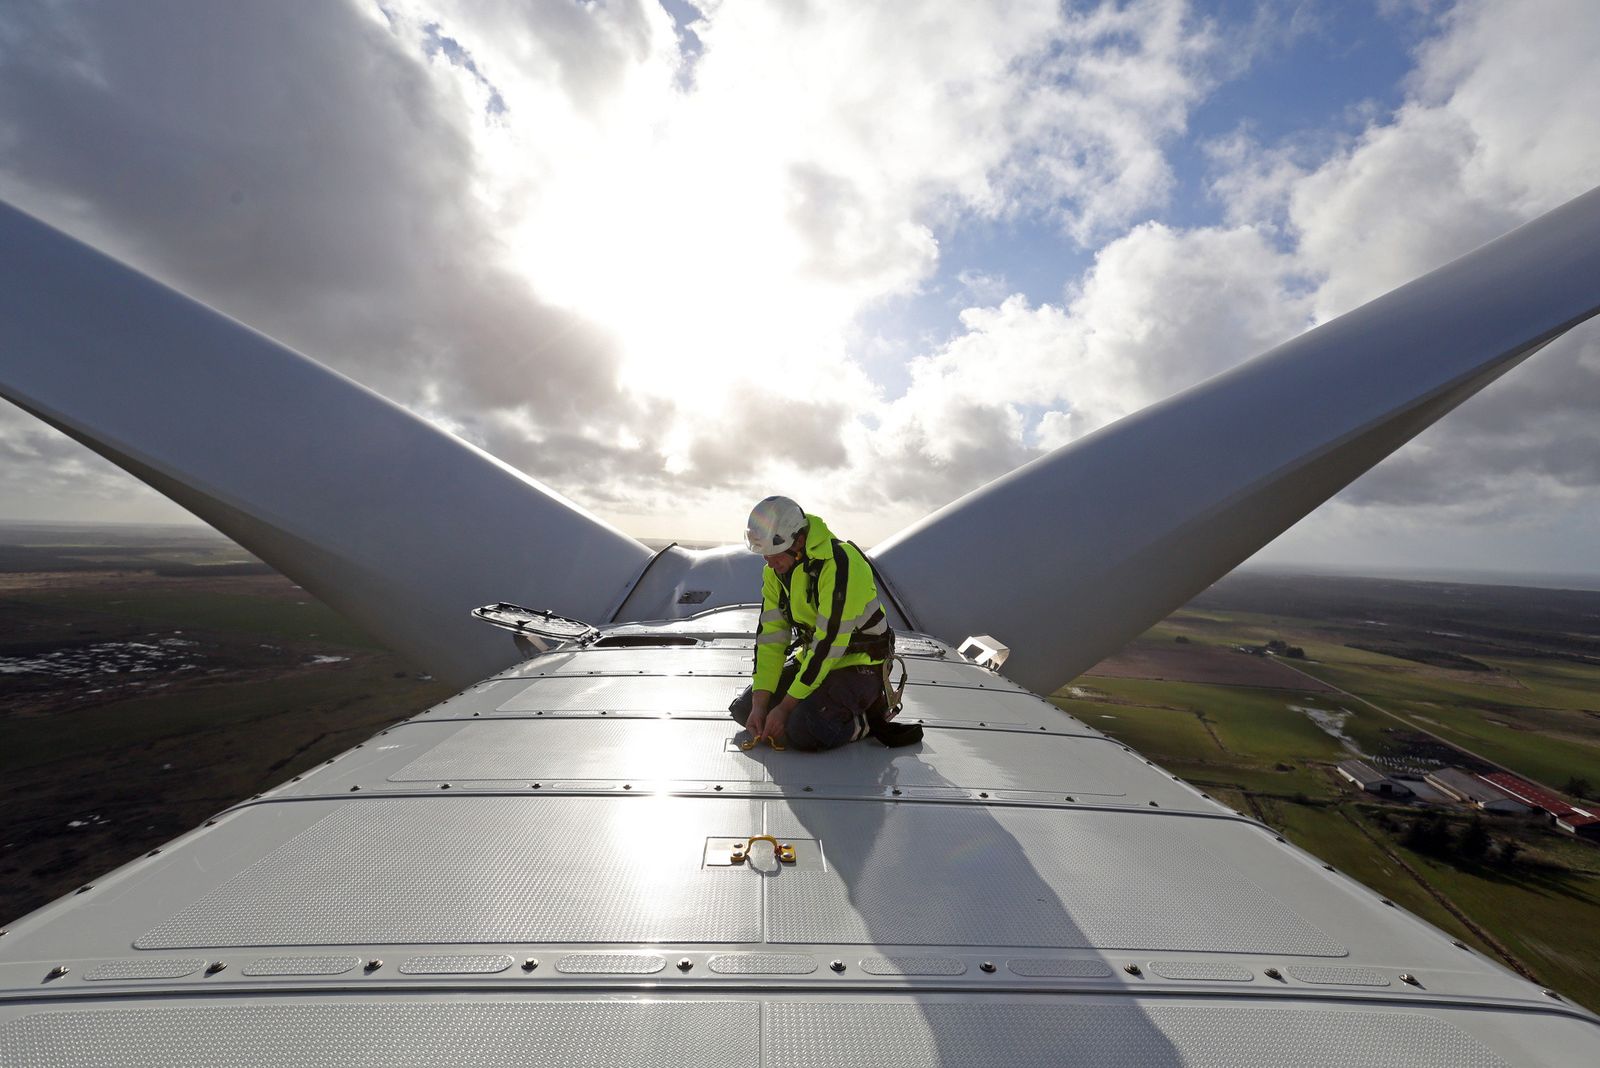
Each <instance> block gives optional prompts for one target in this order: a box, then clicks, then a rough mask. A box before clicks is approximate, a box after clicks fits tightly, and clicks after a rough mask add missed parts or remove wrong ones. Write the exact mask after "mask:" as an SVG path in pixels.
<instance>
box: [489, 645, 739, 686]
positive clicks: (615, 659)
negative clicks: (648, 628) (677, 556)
mask: <svg viewBox="0 0 1600 1068" xmlns="http://www.w3.org/2000/svg"><path fill="white" fill-rule="evenodd" d="M753 664H754V654H753V653H752V652H751V650H750V648H749V647H745V648H731V649H727V648H725V649H718V648H711V649H708V648H705V647H704V646H700V647H680V648H667V649H640V648H631V649H584V650H579V651H577V652H571V653H550V654H548V655H546V656H541V657H539V658H537V659H535V660H529V661H528V662H527V663H525V664H522V665H521V666H519V667H517V668H514V669H513V670H511V671H508V672H505V673H504V675H505V676H519V677H522V678H538V677H541V676H545V677H548V676H552V675H583V674H587V673H591V672H593V673H595V674H600V675H681V674H685V673H693V674H695V675H748V674H750V670H751V668H752V666H753ZM503 677H504V676H503Z"/></svg>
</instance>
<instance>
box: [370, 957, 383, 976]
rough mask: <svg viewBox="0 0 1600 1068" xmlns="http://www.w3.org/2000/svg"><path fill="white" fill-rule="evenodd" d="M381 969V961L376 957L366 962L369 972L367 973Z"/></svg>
mask: <svg viewBox="0 0 1600 1068" xmlns="http://www.w3.org/2000/svg"><path fill="white" fill-rule="evenodd" d="M381 967H383V961H381V960H379V959H378V958H376V957H374V958H372V959H371V960H369V961H367V971H369V972H375V971H377V970H378V969H379V968H381Z"/></svg>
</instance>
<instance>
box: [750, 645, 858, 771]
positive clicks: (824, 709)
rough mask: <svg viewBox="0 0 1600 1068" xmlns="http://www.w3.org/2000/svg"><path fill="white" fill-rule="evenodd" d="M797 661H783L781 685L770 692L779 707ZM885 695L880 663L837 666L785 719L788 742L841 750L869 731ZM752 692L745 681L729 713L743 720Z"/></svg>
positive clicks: (792, 746)
mask: <svg viewBox="0 0 1600 1068" xmlns="http://www.w3.org/2000/svg"><path fill="white" fill-rule="evenodd" d="M798 667H799V665H797V664H796V663H795V662H794V661H793V660H791V661H789V662H788V663H786V664H784V665H783V674H782V675H780V676H779V677H778V688H777V690H776V692H774V693H773V695H772V706H773V707H776V706H777V704H778V702H779V701H780V700H781V699H782V695H783V694H785V693H788V692H789V683H791V682H793V681H794V676H795V671H796V670H797V669H798ZM882 700H883V668H882V667H880V666H879V665H877V664H863V665H859V666H857V667H847V668H836V669H834V670H833V671H830V672H828V674H827V676H826V677H824V678H823V680H822V685H821V686H818V687H817V688H816V689H815V690H813V691H811V695H810V696H809V697H806V698H803V699H802V700H801V701H800V703H799V704H797V705H795V706H794V708H793V709H792V710H791V711H790V712H789V718H788V720H786V721H785V722H784V726H783V733H784V738H785V741H784V745H785V746H786V747H787V748H789V749H805V750H818V749H837V748H838V747H839V746H841V745H844V744H846V743H847V742H853V741H855V740H856V739H857V738H864V737H866V735H867V714H868V712H869V711H871V710H872V709H873V706H874V705H875V704H877V703H879V702H881V701H882ZM751 703H752V697H751V693H750V687H748V686H746V687H745V688H744V690H743V691H742V692H741V693H740V694H739V696H738V697H735V698H734V699H733V704H731V705H729V706H728V712H729V714H730V715H732V716H733V718H734V719H736V720H738V721H739V725H740V726H741V727H742V726H744V722H745V720H747V719H749V718H750V708H751Z"/></svg>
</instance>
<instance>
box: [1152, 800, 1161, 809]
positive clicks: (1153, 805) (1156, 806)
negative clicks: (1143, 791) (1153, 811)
mask: <svg viewBox="0 0 1600 1068" xmlns="http://www.w3.org/2000/svg"><path fill="white" fill-rule="evenodd" d="M1150 807H1151V808H1160V807H1161V806H1160V805H1158V804H1156V803H1155V802H1154V801H1152V802H1150Z"/></svg>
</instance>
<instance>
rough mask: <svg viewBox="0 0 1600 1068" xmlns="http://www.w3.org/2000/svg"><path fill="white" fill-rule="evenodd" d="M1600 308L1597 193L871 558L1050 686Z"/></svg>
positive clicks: (906, 589)
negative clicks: (1001, 645)
mask: <svg viewBox="0 0 1600 1068" xmlns="http://www.w3.org/2000/svg"><path fill="white" fill-rule="evenodd" d="M1597 310H1600V189H1597V190H1593V191H1591V192H1589V193H1587V194H1585V195H1583V196H1581V197H1579V198H1577V199H1576V200H1573V201H1571V202H1569V203H1568V204H1566V205H1564V206H1562V207H1560V208H1557V209H1556V210H1555V211H1552V212H1550V213H1549V214H1548V215H1545V216H1543V217H1541V218H1539V219H1536V220H1535V221H1533V222H1531V223H1529V224H1527V225H1526V226H1523V227H1522V228H1520V229H1518V230H1516V231H1514V232H1512V233H1510V234H1508V235H1506V236H1505V237H1502V238H1500V239H1499V240H1497V241H1494V242H1492V243H1490V244H1488V245H1485V246H1484V247H1482V248H1480V249H1478V250H1477V251H1475V252H1472V253H1470V254H1469V255H1467V256H1464V257H1462V258H1461V259H1459V260H1456V261H1455V262H1453V263H1451V264H1448V265H1446V266H1444V267H1441V268H1440V269H1439V270H1437V271H1434V272H1433V273H1431V274H1429V275H1426V276H1424V277H1423V278H1420V279H1418V280H1416V281H1414V282H1411V283H1410V284H1408V285H1405V286H1402V287H1401V288H1399V289H1397V290H1395V291H1393V292H1392V293H1389V294H1388V295H1386V296H1383V297H1380V298H1379V299H1377V300H1375V301H1373V302H1371V303H1370V304H1367V305H1365V306H1363V307H1361V308H1358V309H1356V310H1355V311H1352V312H1350V313H1349V314H1347V315H1344V316H1341V317H1340V318H1338V319H1335V320H1333V321H1332V322H1329V323H1326V324H1324V325H1322V326H1320V327H1318V328H1317V329H1315V330H1312V331H1309V332H1307V333H1306V334H1304V335H1302V336H1300V337H1298V338H1295V339H1294V340H1293V341H1290V342H1288V343H1287V344H1285V345H1281V346H1279V347H1278V348H1276V349H1274V350H1272V351H1271V352H1269V353H1267V354H1266V355H1264V356H1261V357H1259V358H1257V359H1255V360H1252V361H1250V362H1249V363H1246V364H1244V365H1242V366H1240V367H1237V368H1235V369H1234V370H1232V371H1229V372H1227V373H1225V374H1221V375H1218V376H1217V377H1215V378H1212V379H1210V380H1209V381H1207V382H1203V383H1201V384H1200V385H1198V386H1195V387H1194V388H1192V389H1189V390H1187V391H1185V392H1183V393H1180V394H1178V395H1177V396H1175V397H1172V398H1170V399H1168V400H1166V401H1163V402H1161V403H1159V404H1156V405H1152V406H1151V407H1149V408H1147V409H1145V410H1143V411H1141V412H1138V413H1136V414H1134V415H1132V416H1129V417H1128V418H1126V419H1123V420H1121V421H1120V422H1117V423H1115V424H1113V425H1111V426H1109V427H1106V428H1105V429H1103V430H1100V431H1098V432H1097V433H1094V434H1092V435H1089V436H1088V437H1086V438H1084V439H1082V440H1079V441H1076V442H1073V443H1071V444H1069V445H1067V446H1064V447H1063V448H1061V449H1058V450H1056V451H1055V452H1052V453H1051V454H1049V455H1048V456H1045V457H1042V458H1040V459H1039V460H1036V461H1034V462H1033V463H1030V464H1028V465H1026V466H1024V467H1021V468H1018V469H1017V470H1016V471H1013V472H1011V473H1010V474H1008V475H1006V476H1004V477H1002V478H1000V479H997V480H996V481H994V482H991V483H989V484H988V485H987V486H984V487H983V488H981V489H979V490H976V491H974V492H973V493H970V494H968V495H967V496H965V497H963V498H961V499H960V500H958V501H956V502H955V503H953V504H951V505H948V506H946V507H945V508H943V509H941V510H939V511H938V512H935V513H934V514H933V515H931V516H929V517H927V518H926V519H924V520H922V521H921V522H919V523H917V524H914V525H913V526H911V527H909V528H907V529H906V530H904V531H902V532H900V533H899V534H897V535H895V536H894V537H893V538H890V539H889V540H888V541H887V542H884V543H883V544H882V545H881V546H880V548H879V549H878V551H877V552H876V553H875V554H874V559H875V560H876V562H877V564H878V566H879V568H880V570H881V571H882V572H883V574H884V576H885V577H886V579H887V580H888V582H889V584H890V586H891V589H892V591H893V592H894V594H895V595H896V596H897V597H898V599H899V601H900V603H901V605H902V606H903V607H904V608H905V609H906V610H907V611H908V612H909V614H910V615H911V617H912V622H913V623H914V625H915V626H917V627H919V628H920V629H922V630H925V631H928V632H930V633H933V634H936V635H938V636H940V637H942V638H945V639H947V640H950V641H960V640H961V639H962V638H963V637H965V636H966V635H969V634H992V635H994V636H995V637H997V638H998V639H999V640H1000V641H1002V642H1004V643H1006V644H1007V645H1009V646H1010V647H1011V658H1010V660H1009V661H1008V662H1007V663H1006V674H1007V675H1009V676H1011V677H1013V678H1015V679H1017V680H1018V681H1019V682H1022V683H1023V684H1025V685H1027V686H1030V687H1032V688H1033V689H1035V690H1038V691H1040V692H1042V693H1049V692H1050V691H1052V690H1054V689H1056V688H1057V687H1059V686H1060V685H1061V684H1063V683H1065V682H1067V681H1068V680H1069V679H1071V678H1073V677H1074V676H1076V675H1077V674H1079V673H1080V672H1082V671H1084V670H1085V669H1087V668H1089V667H1091V666H1092V665H1094V664H1095V663H1096V662H1098V661H1099V660H1100V659H1101V658H1102V657H1104V656H1106V655H1108V654H1110V653H1112V652H1115V651H1116V650H1117V649H1118V648H1120V647H1121V646H1122V645H1124V644H1125V643H1126V642H1128V641H1129V640H1130V639H1132V638H1133V637H1135V636H1136V635H1138V634H1139V633H1141V632H1142V631H1144V630H1145V629H1146V628H1148V627H1149V626H1151V625H1152V624H1154V623H1156V622H1157V621H1159V620H1160V619H1162V618H1163V617H1164V616H1166V615H1167V614H1168V613H1170V612H1171V611H1172V610H1173V609H1175V608H1177V607H1179V606H1180V605H1182V604H1183V603H1185V602H1186V601H1188V600H1189V599H1190V598H1191V597H1193V596H1194V595H1195V594H1197V593H1199V592H1200V591H1201V590H1203V589H1205V588H1206V586H1208V585H1210V584H1211V583H1212V582H1214V581H1216V580H1217V579H1218V578H1220V577H1221V576H1223V575H1224V574H1226V573H1227V572H1228V571H1229V570H1230V569H1232V568H1233V567H1235V566H1237V565H1238V564H1239V563H1241V562H1242V561H1244V560H1245V559H1247V558H1248V557H1250V555H1251V554H1253V553H1254V552H1256V550H1258V549H1260V548H1261V547H1262V546H1264V545H1266V544H1267V543H1268V542H1269V541H1271V540H1272V539H1273V538H1275V537H1277V536H1278V535H1279V534H1280V533H1282V532H1283V531H1284V530H1287V529H1288V528H1289V527H1290V526H1292V525H1293V524H1294V523H1295V522H1296V521H1297V520H1299V519H1300V518H1301V517H1302V516H1304V515H1306V514H1307V513H1308V512H1310V511H1311V510H1312V509H1314V508H1316V507H1317V506H1318V505H1319V504H1321V503H1322V502H1323V501H1326V500H1327V499H1328V498H1329V497H1331V496H1333V495H1334V494H1335V493H1337V492H1338V491H1339V490H1340V489H1342V488H1344V487H1345V486H1346V485H1348V484H1349V483H1350V482H1351V481H1353V480H1354V479H1355V478H1356V477H1357V476H1358V475H1360V474H1361V473H1362V472H1364V471H1366V470H1367V469H1368V468H1370V467H1372V466H1373V465H1374V464H1376V463H1377V462H1378V461H1379V460H1382V459H1383V458H1384V457H1385V456H1388V455H1389V454H1390V453H1392V452H1393V451H1394V450H1395V449H1397V448H1399V447H1400V446H1401V445H1403V444H1404V443H1405V442H1407V441H1409V440H1410V439H1411V438H1412V437H1413V436H1415V435H1416V434H1417V433H1419V432H1420V431H1422V430H1423V429H1424V428H1426V427H1427V426H1429V425H1430V424H1432V423H1433V422H1434V421H1435V420H1437V419H1438V418H1439V417H1440V416H1442V415H1444V414H1445V413H1446V412H1448V411H1450V410H1451V409H1452V408H1454V407H1455V406H1456V405H1458V404H1460V403H1461V402H1462V401H1464V400H1466V399H1467V398H1468V397H1470V396H1472V394H1474V393H1476V392H1477V391H1478V390H1479V389H1482V388H1483V387H1484V386H1485V385H1487V384H1488V383H1490V382H1492V381H1493V380H1494V379H1495V378H1497V377H1498V376H1500V375H1501V374H1503V373H1504V372H1505V371H1507V370H1509V369H1510V368H1511V367H1513V366H1514V365H1516V364H1517V363H1518V362H1519V361H1520V360H1522V359H1524V358H1525V357H1527V356H1528V355H1529V354H1531V353H1532V352H1533V351H1535V350H1536V349H1538V348H1539V347H1540V346H1542V345H1544V344H1546V343H1547V342H1549V341H1550V340H1552V339H1553V338H1555V337H1557V336H1559V335H1560V334H1561V333H1562V332H1563V331H1566V330H1568V329H1570V328H1571V327H1573V326H1575V325H1576V324H1578V323H1580V322H1582V321H1583V320H1585V319H1587V318H1589V317H1590V316H1592V315H1594V314H1595V313H1596V311H1597Z"/></svg>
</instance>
